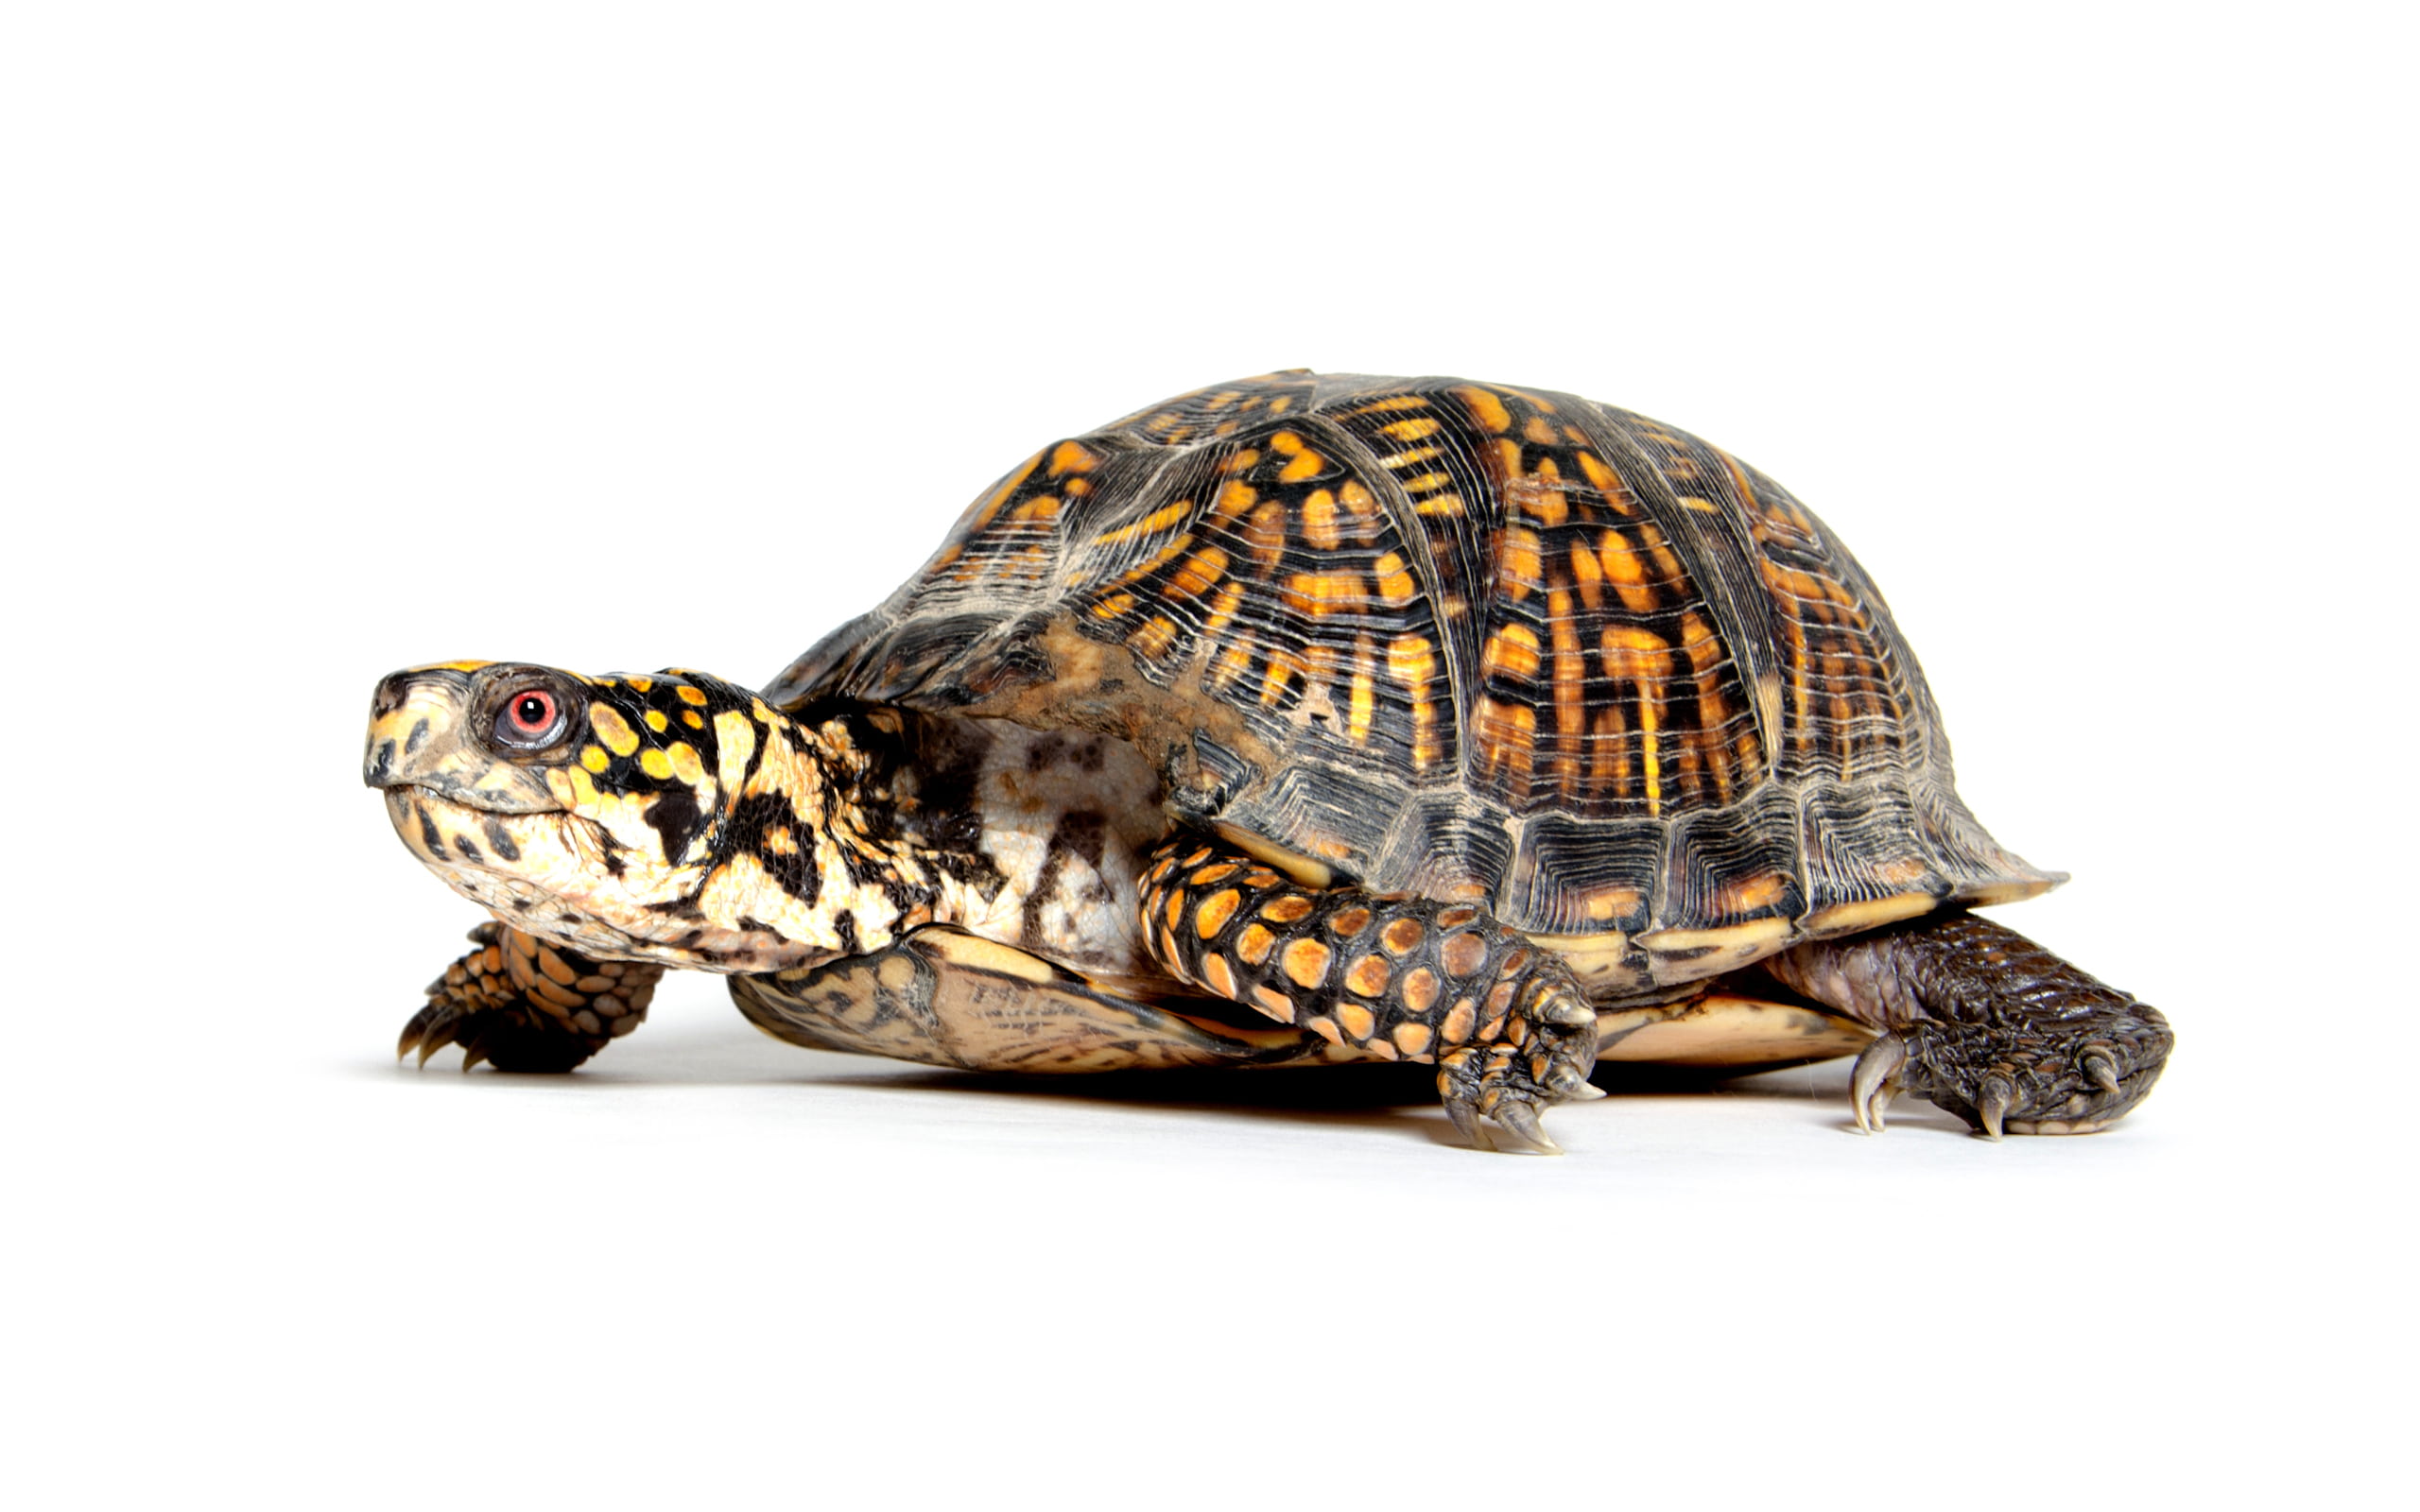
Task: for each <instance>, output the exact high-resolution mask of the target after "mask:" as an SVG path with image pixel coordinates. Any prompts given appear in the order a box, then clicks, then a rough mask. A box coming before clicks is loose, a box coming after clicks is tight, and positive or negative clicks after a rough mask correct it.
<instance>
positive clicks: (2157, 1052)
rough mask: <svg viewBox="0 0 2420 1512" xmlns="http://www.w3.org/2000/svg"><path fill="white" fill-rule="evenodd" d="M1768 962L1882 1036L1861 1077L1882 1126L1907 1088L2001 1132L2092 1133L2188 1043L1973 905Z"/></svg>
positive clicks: (1861, 1094) (1874, 1121)
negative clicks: (1973, 910)
mask: <svg viewBox="0 0 2420 1512" xmlns="http://www.w3.org/2000/svg"><path fill="white" fill-rule="evenodd" d="M1764 966H1765V969H1766V970H1767V971H1771V972H1772V974H1773V975H1774V976H1775V977H1776V978H1778V979H1780V980H1781V981H1782V982H1783V983H1784V984H1785V985H1787V986H1789V988H1792V989H1794V990H1796V991H1799V992H1803V993H1805V994H1806V996H1808V997H1810V998H1812V999H1814V1000H1815V1001H1816V1002H1818V1003H1822V1004H1824V1005H1828V1006H1831V1007H1834V1008H1838V1009H1840V1010H1841V1012H1843V1013H1846V1014H1848V1015H1850V1016H1851V1017H1853V1018H1855V1019H1858V1020H1859V1021H1860V1022H1865V1023H1869V1024H1872V1025H1874V1026H1875V1027H1876V1028H1877V1029H1879V1030H1881V1031H1882V1033H1881V1035H1880V1037H1879V1038H1877V1039H1876V1040H1875V1041H1874V1043H1873V1044H1871V1045H1869V1046H1867V1047H1866V1050H1865V1053H1864V1054H1863V1055H1861V1056H1859V1057H1858V1063H1857V1071H1856V1073H1855V1075H1854V1077H1853V1091H1852V1098H1853V1101H1854V1104H1855V1108H1856V1113H1857V1121H1858V1126H1859V1127H1861V1128H1865V1129H1868V1130H1869V1131H1870V1130H1875V1129H1879V1128H1880V1127H1881V1126H1882V1111H1883V1109H1884V1108H1886V1107H1888V1106H1889V1104H1890V1101H1891V1099H1892V1097H1893V1095H1894V1094H1896V1093H1898V1092H1900V1091H1907V1092H1909V1093H1911V1094H1913V1095H1915V1096H1918V1097H1922V1098H1925V1099H1927V1101H1929V1102H1932V1103H1934V1104H1936V1105H1938V1106H1939V1107H1941V1108H1946V1109H1947V1110H1949V1111H1950V1112H1953V1113H1956V1114H1957V1115H1958V1116H1959V1117H1961V1118H1963V1119H1964V1120H1966V1122H1967V1123H1968V1124H1970V1125H1974V1127H1975V1128H1976V1130H1977V1131H1978V1132H1979V1133H1981V1134H1983V1135H1985V1136H1986V1137H1988V1138H1991V1139H1998V1138H1999V1137H2000V1136H2001V1135H2002V1134H2003V1133H2010V1134H2087V1133H2092V1132H2094V1131H2096V1130H2099V1129H2102V1128H2106V1127H2107V1126H2108V1125H2111V1124H2113V1123H2115V1122H2117V1121H2118V1119H2119V1118H2122V1117H2124V1116H2125V1114H2126V1113H2127V1112H2128V1111H2129V1110H2130V1109H2132V1108H2134V1106H2135V1104H2136V1103H2139V1102H2141V1101H2142V1100H2143V1098H2144V1096H2145V1095H2146V1094H2148V1093H2149V1092H2150V1091H2151V1090H2152V1083H2153V1082H2155V1081H2157V1080H2158V1079H2159V1074H2160V1068H2161V1067H2162V1066H2163V1065H2165V1064H2166V1063H2167V1060H2168V1054H2169V1049H2170V1048H2171V1047H2172V1046H2173V1045H2174V1043H2175V1036H2174V1035H2173V1034H2171V1033H2170V1032H2169V1027H2168V1021H2167V1020H2166V1019H2165V1018H2163V1017H2161V1015H2160V1012H2159V1010H2158V1009H2156V1008H2154V1007H2152V1006H2151V1005H2149V1004H2145V1003H2138V1002H2136V1001H2135V999H2134V998H2133V997H2131V996H2130V995H2128V994H2126V993H2124V992H2120V991H2118V989H2117V988H2113V987H2110V986H2108V985H2106V984H2105V983H2103V982H2101V981H2100V980H2099V979H2097V978H2095V977H2093V976H2091V975H2089V974H2088V973H2086V972H2084V971H2081V970H2079V969H2078V968H2076V967H2074V966H2071V965H2069V964H2068V963H2067V962H2066V961H2064V960H2061V959H2060V958H2059V957H2058V956H2056V955H2053V954H2050V953H2049V952H2048V951H2046V950H2044V949H2043V948H2042V947H2041V946H2039V945H2036V944H2034V943H2033V942H2032V941H2031V940H2030V939H2027V938H2026V937H2025V936H2022V935H2019V934H2017V933H2016V932H2014V930H2011V929H2008V928H2006V927H2004V926H2002V925H1999V924H1996V923H1994V922H1992V921H1991V920H1990V919H1978V918H1976V917H1975V916H1974V915H1972V914H1968V913H1962V912H1960V913H1945V914H1928V915H1926V916H1924V917H1922V918H1918V919H1909V920H1907V921H1906V922H1905V923H1900V924H1894V925H1892V926H1890V927H1889V928H1886V929H1881V930H1876V931H1875V932H1874V933H1872V934H1869V935H1858V936H1851V937H1848V938H1844V939H1837V940H1816V941H1812V942H1810V943H1807V944H1805V945H1800V946H1798V947H1797V948H1795V949H1793V950H1789V951H1786V952H1784V953H1783V954H1780V955H1777V956H1774V957H1773V958H1772V959H1771V960H1769V961H1767V962H1765V963H1764Z"/></svg>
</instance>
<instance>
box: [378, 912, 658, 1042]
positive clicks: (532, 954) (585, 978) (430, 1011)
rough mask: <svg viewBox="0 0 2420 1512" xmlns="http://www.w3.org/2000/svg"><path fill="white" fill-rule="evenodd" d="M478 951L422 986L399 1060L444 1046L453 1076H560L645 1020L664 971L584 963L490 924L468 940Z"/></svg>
mask: <svg viewBox="0 0 2420 1512" xmlns="http://www.w3.org/2000/svg"><path fill="white" fill-rule="evenodd" d="M471 942H472V943H473V944H475V945H476V946H478V947H479V948H478V949H477V950H475V951H473V952H471V953H470V954H468V955H465V956H463V957H462V958H461V959H460V960H458V961H456V962H455V963H454V964H453V965H451V966H449V967H447V968H446V969H445V974H444V975H443V976H441V977H439V978H438V979H437V980H436V981H434V982H431V983H430V984H428V1004H427V1005H426V1006H424V1007H423V1008H422V1009H421V1010H420V1011H419V1012H418V1013H415V1014H413V1015H412V1020H411V1022H409V1023H407V1024H406V1025H404V1034H403V1038H402V1039H401V1040H398V1041H396V1044H395V1054H396V1055H397V1056H398V1057H402V1056H407V1055H410V1054H411V1053H412V1052H413V1051H415V1050H417V1051H419V1052H420V1063H421V1064H422V1065H423V1066H424V1065H426V1064H428V1057H431V1056H433V1055H435V1054H437V1052H438V1051H440V1050H442V1049H444V1048H445V1047H446V1046H447V1045H449V1044H458V1045H460V1046H461V1047H462V1069H463V1070H464V1071H468V1070H470V1069H471V1068H472V1067H473V1066H475V1065H477V1064H478V1063H479V1062H480V1061H482V1060H485V1061H489V1062H492V1063H493V1065H494V1066H495V1068H496V1069H497V1070H498V1071H534V1072H556V1071H569V1070H571V1069H572V1068H573V1067H574V1066H577V1065H579V1063H580V1062H581V1061H583V1060H586V1059H587V1058H588V1057H591V1056H593V1055H595V1054H596V1052H597V1051H599V1050H602V1049H603V1048H605V1045H606V1042H607V1041H608V1040H614V1039H615V1038H618V1037H619V1036H622V1035H626V1034H628V1033H630V1032H631V1030H632V1029H635V1028H637V1027H638V1026H639V1022H640V1021H641V1020H643V1019H645V1018H646V1017H647V1005H648V1001H649V1000H650V999H652V998H653V997H654V996H655V984H656V983H657V981H658V980H660V979H661V978H662V977H663V975H664V968H663V967H661V966H658V965H656V964H655V963H654V962H652V961H597V960H591V959H590V958H589V957H588V956H586V955H583V954H580V953H579V952H578V951H575V950H572V949H570V948H569V947H567V946H563V945H557V944H554V943H551V942H549V941H546V940H542V939H539V938H538V937H537V936H532V935H525V934H523V933H522V932H521V931H520V930H517V929H508V928H506V927H505V926H504V925H502V924H499V923H495V922H493V921H490V922H488V923H484V924H481V925H480V926H479V927H478V928H476V929H475V930H473V931H471Z"/></svg>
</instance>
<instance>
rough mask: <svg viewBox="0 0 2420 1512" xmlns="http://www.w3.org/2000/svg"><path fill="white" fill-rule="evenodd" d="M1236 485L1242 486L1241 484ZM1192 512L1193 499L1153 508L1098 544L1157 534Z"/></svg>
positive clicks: (1109, 543)
mask: <svg viewBox="0 0 2420 1512" xmlns="http://www.w3.org/2000/svg"><path fill="white" fill-rule="evenodd" d="M1234 486H1236V487H1240V485H1234ZM1192 512H1193V501H1192V500H1190V499H1179V500H1178V501H1177V502H1176V503H1174V504H1171V505H1168V506H1167V507H1164V508H1159V509H1154V510H1152V511H1151V512H1150V514H1147V515H1145V516H1144V517H1143V518H1142V519H1140V520H1137V521H1135V522H1134V523H1133V524H1131V525H1121V526H1119V527H1118V528H1117V529H1115V530H1112V531H1110V532H1108V533H1107V534H1105V535H1103V536H1102V537H1101V538H1100V541H1099V542H1098V544H1101V545H1104V546H1106V545H1114V544H1115V543H1117V542H1119V541H1133V540H1136V539H1138V538H1140V537H1143V536H1156V535H1158V534H1160V533H1161V532H1163V531H1165V530H1167V529H1169V528H1171V527H1173V526H1175V525H1176V524H1180V523H1182V522H1183V521H1184V517H1185V516H1186V515H1189V514H1191V513H1192Z"/></svg>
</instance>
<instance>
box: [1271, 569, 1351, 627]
mask: <svg viewBox="0 0 2420 1512" xmlns="http://www.w3.org/2000/svg"><path fill="white" fill-rule="evenodd" d="M1369 604H1370V595H1369V593H1367V592H1366V591H1365V586H1364V584H1363V583H1362V580H1361V578H1360V576H1359V575H1358V574H1355V573H1295V574H1292V575H1290V576H1288V577H1287V579H1286V607H1287V608H1288V609H1290V610H1293V611H1294V612H1295V613H1297V614H1300V615H1303V616H1304V617H1305V618H1308V619H1318V618H1321V617H1322V616H1323V615H1328V614H1351V613H1355V612H1357V611H1360V610H1366V609H1368V608H1369Z"/></svg>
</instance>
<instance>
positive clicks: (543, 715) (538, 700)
mask: <svg viewBox="0 0 2420 1512" xmlns="http://www.w3.org/2000/svg"><path fill="white" fill-rule="evenodd" d="M563 724H564V721H563V708H562V701H561V700H559V699H558V698H556V696H554V695H553V694H552V693H550V692H548V691H547V690H546V689H544V688H524V689H522V690H521V691H520V692H518V693H515V694H513V695H512V696H510V697H508V698H506V699H505V700H504V707H503V708H501V709H498V710H497V711H496V712H495V738H496V739H497V740H498V741H499V742H501V743H503V744H504V745H507V746H510V747H513V748H514V749H516V750H543V749H544V748H545V747H548V746H551V745H553V744H554V743H555V742H556V740H558V739H559V738H561V736H562V733H563Z"/></svg>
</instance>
